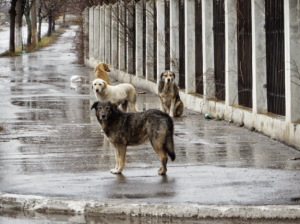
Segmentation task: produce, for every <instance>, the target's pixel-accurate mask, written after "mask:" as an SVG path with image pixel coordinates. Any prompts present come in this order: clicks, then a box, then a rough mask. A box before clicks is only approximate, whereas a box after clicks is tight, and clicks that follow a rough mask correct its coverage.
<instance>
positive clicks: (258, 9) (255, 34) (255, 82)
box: [251, 0, 268, 116]
mask: <svg viewBox="0 0 300 224" xmlns="http://www.w3.org/2000/svg"><path fill="white" fill-rule="evenodd" d="M251 13H252V15H251V17H252V72H253V73H252V98H253V105H252V109H253V115H254V116H255V115H256V114H258V113H263V112H267V111H268V107H267V88H266V87H264V85H265V84H266V83H267V68H266V31H265V27H264V26H265V3H264V1H257V0H252V2H251Z"/></svg>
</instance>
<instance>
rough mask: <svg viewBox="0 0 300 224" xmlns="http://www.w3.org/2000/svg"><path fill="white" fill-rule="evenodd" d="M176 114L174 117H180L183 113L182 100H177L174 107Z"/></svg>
mask: <svg viewBox="0 0 300 224" xmlns="http://www.w3.org/2000/svg"><path fill="white" fill-rule="evenodd" d="M174 111H175V114H174V117H180V116H181V115H182V113H183V103H182V102H181V101H177V102H176V104H175V108H174Z"/></svg>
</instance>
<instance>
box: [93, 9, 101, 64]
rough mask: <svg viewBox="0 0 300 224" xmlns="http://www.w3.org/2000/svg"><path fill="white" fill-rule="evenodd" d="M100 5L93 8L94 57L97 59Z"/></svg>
mask: <svg viewBox="0 0 300 224" xmlns="http://www.w3.org/2000/svg"><path fill="white" fill-rule="evenodd" d="M99 23H100V6H97V7H95V8H94V59H95V60H99V34H100V30H99V28H100V26H99Z"/></svg>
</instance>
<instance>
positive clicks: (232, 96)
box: [224, 0, 239, 113]
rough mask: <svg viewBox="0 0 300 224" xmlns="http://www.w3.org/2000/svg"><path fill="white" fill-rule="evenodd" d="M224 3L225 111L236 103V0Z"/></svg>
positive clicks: (228, 0)
mask: <svg viewBox="0 0 300 224" xmlns="http://www.w3.org/2000/svg"><path fill="white" fill-rule="evenodd" d="M224 3H225V113H227V112H229V106H232V105H238V102H239V101H238V68H237V60H238V58H237V28H236V26H237V22H236V21H237V12H236V0H227V1H225V2H224Z"/></svg>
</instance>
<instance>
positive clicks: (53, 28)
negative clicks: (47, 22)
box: [52, 20, 55, 31]
mask: <svg viewBox="0 0 300 224" xmlns="http://www.w3.org/2000/svg"><path fill="white" fill-rule="evenodd" d="M52 31H55V20H53V22H52Z"/></svg>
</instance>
